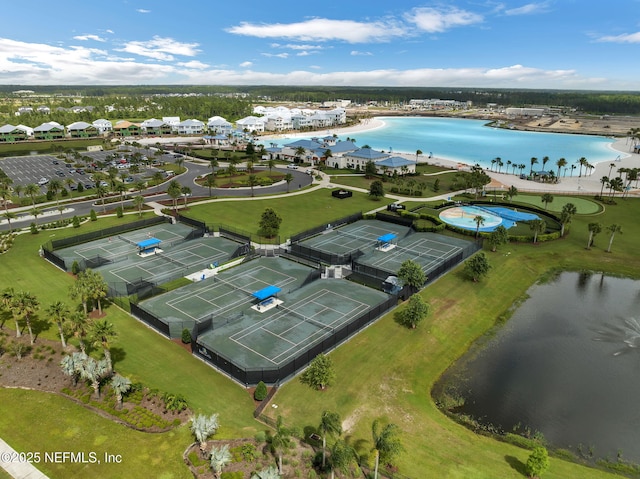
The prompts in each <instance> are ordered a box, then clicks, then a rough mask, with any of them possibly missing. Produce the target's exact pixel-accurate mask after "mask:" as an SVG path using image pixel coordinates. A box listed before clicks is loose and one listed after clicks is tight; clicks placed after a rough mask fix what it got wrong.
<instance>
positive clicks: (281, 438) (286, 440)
mask: <svg viewBox="0 0 640 479" xmlns="http://www.w3.org/2000/svg"><path fill="white" fill-rule="evenodd" d="M290 435H291V433H290V431H289V430H288V429H287V428H285V427H284V421H283V419H282V416H278V419H277V420H276V433H275V434H274V435H273V436H271V447H272V448H273V450H274V451H275V452H276V453H277V454H278V472H279V473H280V474H282V451H283V450H284V449H287V448H288V447H289V445H290V444H291V437H290Z"/></svg>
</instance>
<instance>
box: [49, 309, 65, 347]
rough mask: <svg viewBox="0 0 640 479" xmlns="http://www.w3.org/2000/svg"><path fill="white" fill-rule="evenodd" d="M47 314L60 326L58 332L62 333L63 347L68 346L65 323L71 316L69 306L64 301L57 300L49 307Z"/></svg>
mask: <svg viewBox="0 0 640 479" xmlns="http://www.w3.org/2000/svg"><path fill="white" fill-rule="evenodd" d="M47 315H48V316H49V319H51V321H53V322H54V323H55V324H56V326H58V333H59V334H60V342H61V343H62V347H63V348H66V347H67V341H66V339H65V337H64V324H65V321H66V319H67V317H68V316H69V308H68V307H67V305H66V304H64V303H63V302H62V301H56V302H55V303H52V304H51V305H50V306H49V307H48V308H47Z"/></svg>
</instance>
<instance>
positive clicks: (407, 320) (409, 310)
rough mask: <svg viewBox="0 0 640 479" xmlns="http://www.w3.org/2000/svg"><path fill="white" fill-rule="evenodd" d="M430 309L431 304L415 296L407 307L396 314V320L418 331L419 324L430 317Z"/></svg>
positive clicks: (410, 299)
mask: <svg viewBox="0 0 640 479" xmlns="http://www.w3.org/2000/svg"><path fill="white" fill-rule="evenodd" d="M429 308H430V306H429V303H427V302H425V301H424V300H423V299H422V298H421V297H420V295H418V294H414V295H413V296H411V297H410V298H409V302H408V304H407V307H406V308H404V309H403V310H402V311H399V312H398V313H396V318H397V319H398V321H399V322H400V324H403V325H405V326H407V327H409V328H411V329H416V326H417V325H418V323H420V322H421V321H423V320H424V319H425V318H426V317H427V316H428V314H429Z"/></svg>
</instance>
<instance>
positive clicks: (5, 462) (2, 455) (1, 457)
mask: <svg viewBox="0 0 640 479" xmlns="http://www.w3.org/2000/svg"><path fill="white" fill-rule="evenodd" d="M23 456H24V454H23ZM24 459H25V460H24V461H21V460H20V455H19V454H18V452H16V451H15V450H14V449H13V448H12V447H11V446H9V444H7V443H6V442H4V441H3V440H2V439H0V467H2V468H3V469H4V470H5V471H7V472H8V473H9V475H10V476H11V477H13V478H15V479H48V476H45V475H44V474H43V473H41V472H40V471H39V470H38V469H36V467H35V466H33V465H32V464H30V463H29V462H26V458H24ZM40 459H42V458H40Z"/></svg>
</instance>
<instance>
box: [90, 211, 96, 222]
mask: <svg viewBox="0 0 640 479" xmlns="http://www.w3.org/2000/svg"><path fill="white" fill-rule="evenodd" d="M89 218H91V221H98V215H96V211H95V210H91V212H90V213H89Z"/></svg>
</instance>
